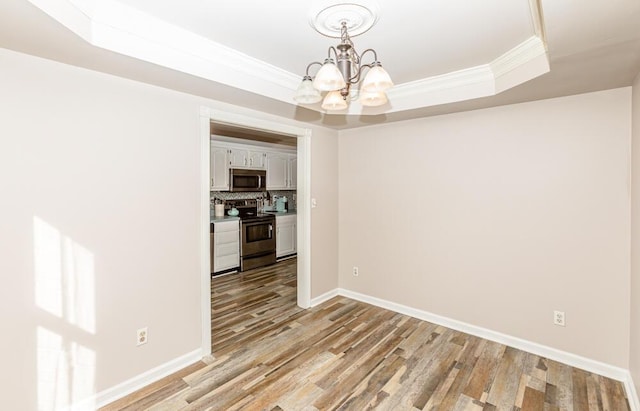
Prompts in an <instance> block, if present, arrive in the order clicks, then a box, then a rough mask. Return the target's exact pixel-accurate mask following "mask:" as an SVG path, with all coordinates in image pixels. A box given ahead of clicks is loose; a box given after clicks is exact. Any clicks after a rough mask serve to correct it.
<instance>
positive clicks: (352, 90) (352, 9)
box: [294, 3, 393, 111]
mask: <svg viewBox="0 0 640 411" xmlns="http://www.w3.org/2000/svg"><path fill="white" fill-rule="evenodd" d="M377 20H378V17H377V12H375V11H374V10H373V8H369V7H365V6H362V5H359V4H352V3H349V4H336V5H333V6H329V7H326V8H324V9H322V10H320V11H319V12H318V13H317V14H313V13H312V17H311V18H310V23H311V25H312V26H313V27H314V28H315V29H316V30H317V31H318V32H319V33H321V34H323V35H325V36H328V37H336V38H339V39H340V44H338V45H337V46H336V47H329V50H328V52H327V58H326V59H325V60H324V63H321V62H319V61H314V62H312V63H310V64H309V65H308V66H307V70H306V73H305V76H304V77H303V78H302V83H301V84H300V86H299V87H298V89H297V91H296V94H295V96H294V100H295V101H297V102H298V103H300V104H315V103H318V102H320V100H323V101H322V108H323V109H324V110H327V111H338V110H344V109H346V108H347V107H348V105H349V102H350V101H351V100H352V99H359V101H360V104H361V105H362V106H367V107H376V106H381V105H384V104H386V103H387V102H388V100H387V95H386V93H385V91H386V90H387V89H389V88H390V87H391V86H393V82H392V81H391V78H390V77H389V74H387V72H386V71H385V70H384V69H383V68H382V64H380V62H379V61H378V54H377V53H376V51H375V50H374V49H366V50H365V51H363V52H362V53H358V52H357V51H356V48H355V45H354V44H353V41H351V36H352V35H353V36H356V35H358V34H362V33H364V32H366V31H367V30H369V29H370V28H371V27H372V26H373V25H374V24H375V23H376V21H377ZM338 33H339V34H338ZM367 54H371V55H372V56H371V58H372V60H371V62H370V63H368V64H365V63H363V62H362V58H363V57H364V56H365V55H367ZM334 57H335V60H334ZM316 65H317V66H320V68H319V69H318V71H317V72H316V75H315V76H311V75H310V74H309V69H311V67H313V66H316ZM365 72H366V75H364V74H365ZM321 93H325V95H324V99H323V96H322V94H321Z"/></svg>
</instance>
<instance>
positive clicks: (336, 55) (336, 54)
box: [327, 46, 338, 61]
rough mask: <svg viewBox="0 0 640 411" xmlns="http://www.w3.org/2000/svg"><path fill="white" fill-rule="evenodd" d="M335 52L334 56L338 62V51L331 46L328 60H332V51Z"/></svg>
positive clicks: (328, 51)
mask: <svg viewBox="0 0 640 411" xmlns="http://www.w3.org/2000/svg"><path fill="white" fill-rule="evenodd" d="M332 50H333V54H334V56H335V57H336V59H335V61H338V50H336V48H335V47H333V46H330V47H329V50H327V58H329V59H330V58H331V51H332Z"/></svg>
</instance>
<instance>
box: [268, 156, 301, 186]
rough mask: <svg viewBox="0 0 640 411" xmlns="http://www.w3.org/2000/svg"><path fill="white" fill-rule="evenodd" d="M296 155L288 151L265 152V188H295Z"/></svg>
mask: <svg viewBox="0 0 640 411" xmlns="http://www.w3.org/2000/svg"><path fill="white" fill-rule="evenodd" d="M297 164H298V162H297V156H296V155H295V154H290V153H267V190H295V189H296V184H297Z"/></svg>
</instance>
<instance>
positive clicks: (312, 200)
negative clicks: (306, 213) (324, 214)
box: [311, 198, 318, 208]
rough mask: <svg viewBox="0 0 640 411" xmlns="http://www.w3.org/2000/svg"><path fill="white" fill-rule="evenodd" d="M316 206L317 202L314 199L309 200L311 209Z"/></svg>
mask: <svg viewBox="0 0 640 411" xmlns="http://www.w3.org/2000/svg"><path fill="white" fill-rule="evenodd" d="M317 206H318V202H317V201H316V199H315V198H312V199H311V208H316V207H317Z"/></svg>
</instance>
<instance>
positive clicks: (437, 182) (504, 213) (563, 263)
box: [339, 88, 631, 368]
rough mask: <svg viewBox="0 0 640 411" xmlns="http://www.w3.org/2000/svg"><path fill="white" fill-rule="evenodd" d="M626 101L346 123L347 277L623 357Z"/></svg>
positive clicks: (349, 285)
mask: <svg viewBox="0 0 640 411" xmlns="http://www.w3.org/2000/svg"><path fill="white" fill-rule="evenodd" d="M630 99H631V88H624V89H617V90H610V91H605V92H598V93H592V94H585V95H578V96H572V97H566V98H559V99H552V100H545V101H538V102H531V103H526V104H520V105H511V106H505V107H497V108H492V109H487V110H479V111H472V112H466V113H458V114H452V115H446V116H439V117H432V118H426V119H419V120H413V121H407V122H403V123H393V124H388V125H381V126H372V127H368V128H363V129H355V130H348V131H343V132H341V135H340V140H339V161H340V176H339V184H340V190H339V198H340V207H339V221H340V224H339V225H340V258H339V261H340V262H339V269H340V286H341V287H342V288H345V289H348V290H351V291H356V292H360V293H363V294H367V295H370V296H373V297H378V298H382V299H385V300H388V301H391V302H395V303H400V304H404V305H407V306H410V307H414V308H417V309H421V310H425V311H428V312H431V313H435V314H439V315H442V316H445V317H449V318H452V319H455V320H459V321H463V322H466V323H470V324H473V325H476V326H480V327H484V328H488V329H490V330H494V331H498V332H502V333H505V334H508V335H511V336H515V337H520V338H523V339H526V340H529V341H533V342H537V343H540V344H543V345H547V346H551V347H554V348H557V349H560V350H563V351H568V352H571V353H574V354H577V355H580V356H584V357H587V358H590V359H594V360H598V361H602V362H604V363H608V364H611V365H614V366H619V367H623V368H626V367H627V366H628V357H629V354H628V353H629V306H630V303H629V291H628V288H629V258H630V256H629V236H630V229H629V181H628V175H629V140H630V135H631V129H630V124H631V121H630V118H631V117H630V116H631V113H630V107H631V104H630ZM353 266H359V269H360V275H359V276H358V277H354V276H352V273H351V270H352V267H353ZM553 310H562V311H565V312H566V321H567V326H566V327H564V328H562V327H558V326H554V325H553V324H552V313H553Z"/></svg>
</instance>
